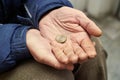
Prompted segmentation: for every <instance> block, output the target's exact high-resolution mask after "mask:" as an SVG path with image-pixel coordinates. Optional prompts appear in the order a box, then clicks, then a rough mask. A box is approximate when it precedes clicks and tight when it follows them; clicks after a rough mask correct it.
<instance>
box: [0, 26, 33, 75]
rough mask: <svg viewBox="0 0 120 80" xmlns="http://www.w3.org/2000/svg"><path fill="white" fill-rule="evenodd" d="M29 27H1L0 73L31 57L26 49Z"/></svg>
mask: <svg viewBox="0 0 120 80" xmlns="http://www.w3.org/2000/svg"><path fill="white" fill-rule="evenodd" d="M28 29H30V27H29V26H22V25H18V24H4V25H0V73H1V72H3V71H6V70H9V69H10V68H12V67H13V66H14V65H15V64H16V61H18V60H22V59H26V58H29V57H31V56H30V54H29V51H28V49H27V47H26V32H27V30H28Z"/></svg>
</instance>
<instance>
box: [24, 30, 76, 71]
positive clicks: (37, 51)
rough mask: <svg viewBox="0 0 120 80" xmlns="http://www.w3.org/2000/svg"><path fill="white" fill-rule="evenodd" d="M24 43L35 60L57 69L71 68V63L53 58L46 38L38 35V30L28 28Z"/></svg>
mask: <svg viewBox="0 0 120 80" xmlns="http://www.w3.org/2000/svg"><path fill="white" fill-rule="evenodd" d="M26 44H27V47H28V49H29V51H30V53H31V55H32V56H33V58H34V59H35V60H36V61H37V62H39V63H43V64H46V65H49V66H51V67H54V68H57V69H68V70H73V68H74V66H73V64H63V63H60V62H59V61H58V60H57V59H56V58H55V56H54V55H53V53H52V51H51V46H50V44H49V42H48V40H46V39H44V38H43V37H42V36H41V35H40V31H38V30H36V29H30V30H29V31H28V32H27V35H26Z"/></svg>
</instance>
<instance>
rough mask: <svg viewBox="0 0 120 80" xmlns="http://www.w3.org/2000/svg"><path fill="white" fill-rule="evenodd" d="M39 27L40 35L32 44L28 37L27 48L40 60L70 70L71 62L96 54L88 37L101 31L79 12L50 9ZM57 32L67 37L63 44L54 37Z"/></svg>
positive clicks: (80, 61)
mask: <svg viewBox="0 0 120 80" xmlns="http://www.w3.org/2000/svg"><path fill="white" fill-rule="evenodd" d="M39 28H40V34H41V35H42V36H41V35H40V34H39V35H36V37H35V38H34V40H33V41H32V42H33V43H30V42H29V40H30V38H29V36H28V44H29V46H28V47H29V50H30V51H31V53H32V55H33V57H34V58H35V59H36V60H37V61H38V62H40V63H44V64H47V65H50V66H52V67H55V68H58V69H68V70H72V69H73V64H74V63H82V62H84V61H86V60H88V59H89V58H94V57H95V56H96V51H95V48H94V44H93V42H92V41H91V40H90V36H91V35H93V36H100V35H101V33H102V32H101V30H100V29H99V28H98V27H97V26H96V25H95V23H94V22H92V21H91V20H90V19H88V18H87V17H86V16H85V15H84V13H83V12H81V11H78V10H76V9H73V8H69V7H61V8H59V9H56V10H53V11H51V12H50V13H48V14H47V15H45V16H44V17H43V18H42V19H41V20H40V22H39ZM60 34H63V35H66V36H67V41H66V42H65V43H63V44H61V43H58V42H56V40H55V38H56V36H57V35H60ZM31 35H32V34H31ZM89 35H90V36H89ZM34 36H35V35H34ZM37 36H39V37H37ZM37 39H38V40H37ZM36 40H37V41H36ZM33 46H34V47H33ZM35 47H36V50H35V49H34V48H35ZM43 47H44V48H43ZM37 50H38V51H37Z"/></svg>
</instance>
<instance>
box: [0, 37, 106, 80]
mask: <svg viewBox="0 0 120 80" xmlns="http://www.w3.org/2000/svg"><path fill="white" fill-rule="evenodd" d="M93 40H94V41H95V42H96V51H97V56H96V58H94V59H91V60H89V61H88V62H85V63H83V64H81V65H80V67H79V68H78V69H77V71H76V72H75V73H74V76H75V78H76V79H75V80H107V69H106V52H105V50H104V48H103V47H102V45H101V43H100V42H99V40H98V39H97V38H93ZM0 79H1V80H74V77H73V74H72V72H71V71H68V70H56V69H54V68H52V67H49V66H46V65H43V64H39V63H37V62H36V61H34V60H27V61H24V62H22V63H20V64H19V65H18V66H16V68H14V69H13V70H11V71H9V72H6V73H4V74H2V75H0Z"/></svg>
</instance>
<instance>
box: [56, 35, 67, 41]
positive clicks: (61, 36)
mask: <svg viewBox="0 0 120 80" xmlns="http://www.w3.org/2000/svg"><path fill="white" fill-rule="evenodd" d="M55 40H56V41H57V42H58V43H65V42H66V40H67V36H65V35H57V36H56V38H55Z"/></svg>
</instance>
